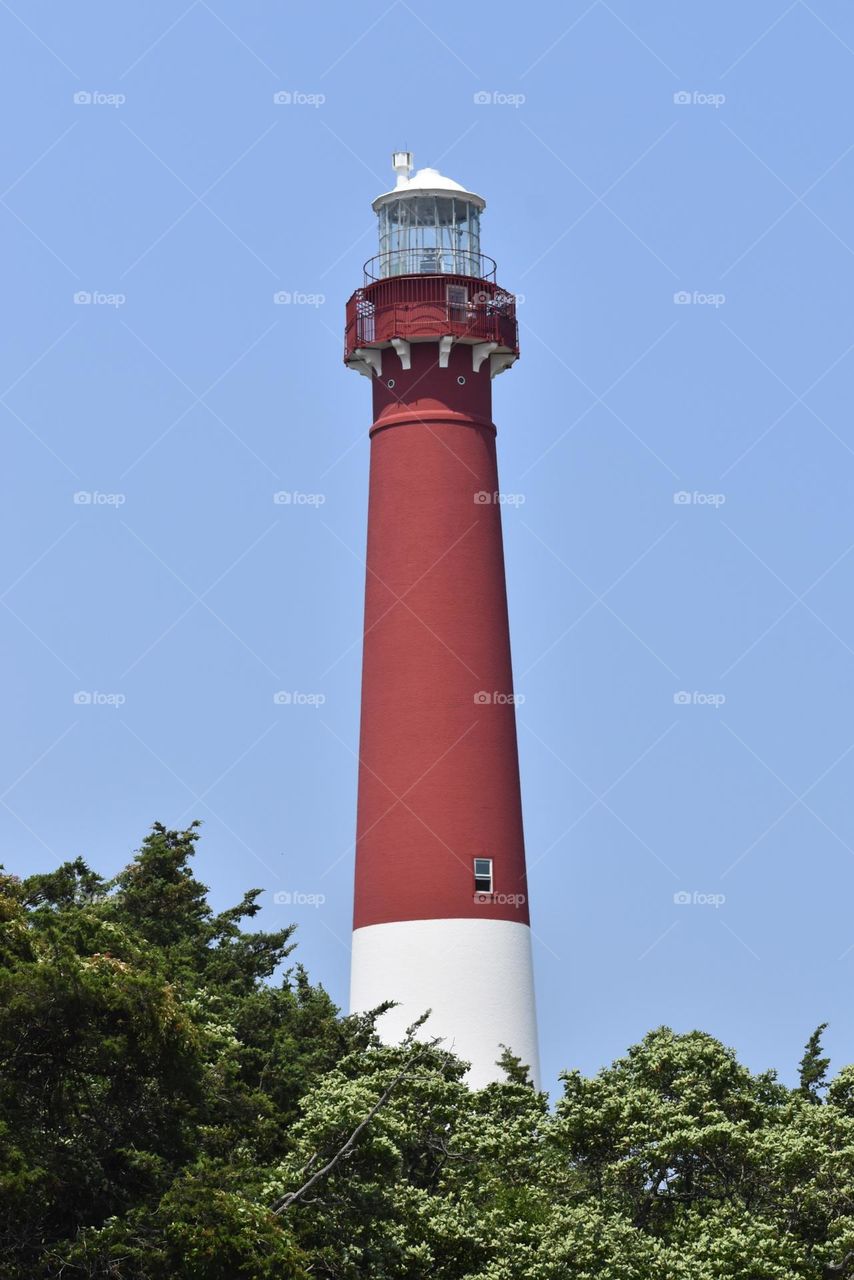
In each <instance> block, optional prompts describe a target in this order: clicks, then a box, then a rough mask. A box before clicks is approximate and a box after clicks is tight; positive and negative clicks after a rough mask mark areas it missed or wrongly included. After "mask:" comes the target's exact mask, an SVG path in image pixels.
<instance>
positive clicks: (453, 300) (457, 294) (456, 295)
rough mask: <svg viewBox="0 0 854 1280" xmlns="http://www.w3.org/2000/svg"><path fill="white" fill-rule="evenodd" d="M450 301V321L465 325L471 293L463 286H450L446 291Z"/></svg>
mask: <svg viewBox="0 0 854 1280" xmlns="http://www.w3.org/2000/svg"><path fill="white" fill-rule="evenodd" d="M445 296H446V298H447V300H448V319H449V320H453V321H456V322H457V324H465V321H466V314H467V312H468V300H469V291H468V289H467V288H466V287H465V285H463V284H449V285H448V286H447V289H446V291H445Z"/></svg>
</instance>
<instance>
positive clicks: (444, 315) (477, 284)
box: [344, 275, 519, 360]
mask: <svg viewBox="0 0 854 1280" xmlns="http://www.w3.org/2000/svg"><path fill="white" fill-rule="evenodd" d="M446 334H450V335H451V336H452V337H455V338H463V339H468V340H469V341H472V342H497V343H498V345H499V346H500V347H505V348H508V349H509V350H511V351H517V352H518V350H519V339H518V327H517V324H516V300H515V298H514V297H513V295H512V294H511V293H506V292H505V291H504V290H503V289H499V288H498V286H497V285H496V284H494V283H493V282H491V281H488V280H484V279H482V278H478V277H472V276H449V275H441V276H425V275H413V276H395V277H389V278H387V279H384V280H379V281H377V282H376V283H374V284H369V285H365V287H364V288H362V289H357V290H356V292H355V293H354V294H353V296H352V298H350V300H349V302H348V303H347V322H346V330H345V336H344V359H345V360H347V359H349V358H350V356H351V355H352V353H353V351H354V350H355V349H356V348H357V347H371V346H378V345H380V344H382V343H388V342H390V341H391V339H392V338H403V339H406V340H409V339H412V338H441V337H444V336H445V335H446Z"/></svg>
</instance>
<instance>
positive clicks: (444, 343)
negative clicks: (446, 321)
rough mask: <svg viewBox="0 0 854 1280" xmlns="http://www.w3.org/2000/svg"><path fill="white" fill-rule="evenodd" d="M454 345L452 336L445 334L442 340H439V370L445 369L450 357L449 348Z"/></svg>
mask: <svg viewBox="0 0 854 1280" xmlns="http://www.w3.org/2000/svg"><path fill="white" fill-rule="evenodd" d="M453 345H454V336H453V334H451V333H446V334H445V336H444V338H440V339H439V368H440V369H447V367H448V360H449V358H450V355H451V347H452V346H453Z"/></svg>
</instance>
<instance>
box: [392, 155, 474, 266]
mask: <svg viewBox="0 0 854 1280" xmlns="http://www.w3.org/2000/svg"><path fill="white" fill-rule="evenodd" d="M393 165H394V170H395V173H396V174H397V184H396V186H395V187H394V190H392V191H388V192H386V193H385V194H384V195H381V196H378V197H377V199H376V200H375V201H374V203H373V206H372V207H373V209H374V211H375V213H376V214H377V216H378V218H379V250H380V252H379V257H378V259H377V260H376V261H375V263H374V268H375V269H374V276H375V278H376V279H379V280H385V279H388V278H389V277H390V276H401V275H407V276H408V275H444V274H447V275H458V276H474V277H480V276H482V275H483V274H484V272H483V270H482V260H481V255H480V215H481V212H482V210H483V209H484V207H485V205H486V201H485V200H484V199H483V198H482V197H481V196H478V195H475V194H474V193H473V192H471V191H466V190H465V188H464V187H461V186H460V184H459V183H458V182H454V181H453V180H452V179H451V178H446V177H445V176H444V175H443V174H441V173H439V171H438V169H431V168H426V169H419V170H418V172H417V173H413V172H412V153H411V152H410V151H396V152H395V153H394V156H393Z"/></svg>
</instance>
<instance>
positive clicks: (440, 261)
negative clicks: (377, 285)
mask: <svg viewBox="0 0 854 1280" xmlns="http://www.w3.org/2000/svg"><path fill="white" fill-rule="evenodd" d="M495 271H496V266H495V261H494V259H492V258H489V257H487V255H486V254H485V253H473V252H471V251H470V250H468V249H441V248H438V247H435V248H434V247H431V248H426V249H392V250H391V251H390V252H388V253H378V254H376V255H375V256H374V257H373V258H369V259H368V261H367V262H366V263H365V282H366V283H368V284H370V283H373V282H374V281H377V280H393V279H396V278H398V277H400V276H417V275H420V276H424V275H427V276H438V275H451V276H465V277H466V279H470V280H491V281H494V280H495Z"/></svg>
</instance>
